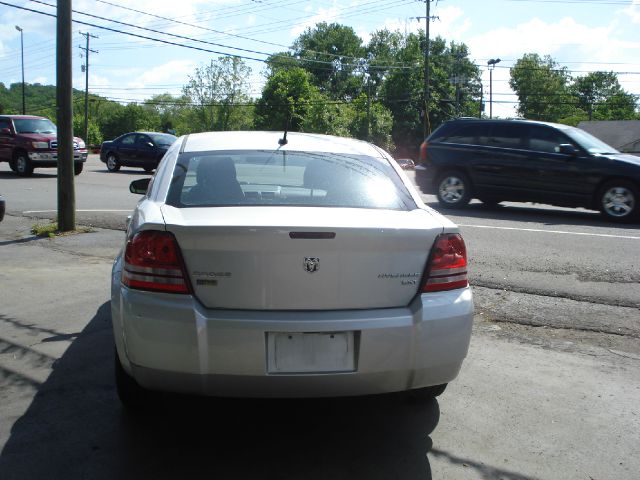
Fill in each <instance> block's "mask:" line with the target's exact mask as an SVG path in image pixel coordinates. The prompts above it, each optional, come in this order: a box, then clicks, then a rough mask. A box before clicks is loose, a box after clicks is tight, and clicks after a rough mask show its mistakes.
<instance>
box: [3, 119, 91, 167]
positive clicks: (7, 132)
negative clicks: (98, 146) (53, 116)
mask: <svg viewBox="0 0 640 480" xmlns="http://www.w3.org/2000/svg"><path fill="white" fill-rule="evenodd" d="M57 147H58V136H57V128H56V126H55V124H54V123H53V122H52V121H51V120H49V119H48V118H44V117H35V116H32V115H0V162H9V166H10V167H11V170H13V171H14V172H16V173H17V174H18V175H20V176H22V177H28V176H30V175H31V174H32V173H33V169H34V168H51V167H57V166H58V149H57ZM86 161H87V147H86V145H85V143H84V141H83V140H82V139H81V138H77V137H74V139H73V171H74V173H75V174H76V175H78V174H79V173H80V172H82V167H83V166H84V162H86Z"/></svg>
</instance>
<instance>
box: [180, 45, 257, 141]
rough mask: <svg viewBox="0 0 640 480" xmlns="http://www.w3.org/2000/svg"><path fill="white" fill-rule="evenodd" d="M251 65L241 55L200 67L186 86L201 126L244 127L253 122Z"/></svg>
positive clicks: (215, 128)
mask: <svg viewBox="0 0 640 480" xmlns="http://www.w3.org/2000/svg"><path fill="white" fill-rule="evenodd" d="M250 75H251V68H249V67H248V66H247V65H246V64H245V63H244V62H243V61H242V59H240V58H238V57H219V58H218V59H217V60H211V63H210V64H209V65H207V66H205V67H202V68H196V71H195V73H194V75H193V76H190V77H189V81H188V83H187V85H185V86H184V88H183V93H184V95H185V96H186V97H187V98H189V101H190V102H191V103H193V104H194V105H195V107H194V108H195V111H196V112H197V120H198V124H197V127H196V128H197V129H198V130H200V131H204V130H217V131H220V130H240V129H244V128H248V127H249V126H250V125H251V105H250V103H251V102H250V98H249V92H250V90H249V77H250Z"/></svg>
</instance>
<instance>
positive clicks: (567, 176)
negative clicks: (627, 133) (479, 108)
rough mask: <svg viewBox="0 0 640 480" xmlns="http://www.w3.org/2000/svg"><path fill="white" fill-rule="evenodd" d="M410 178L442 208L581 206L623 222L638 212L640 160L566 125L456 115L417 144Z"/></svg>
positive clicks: (635, 216) (632, 217)
mask: <svg viewBox="0 0 640 480" xmlns="http://www.w3.org/2000/svg"><path fill="white" fill-rule="evenodd" d="M416 181H417V183H418V185H419V186H420V188H421V189H422V191H423V192H424V193H433V194H436V195H437V197H438V201H439V202H440V205H441V206H442V207H445V208H453V207H462V206H464V205H466V204H467V203H469V200H471V199H472V198H478V199H480V200H481V201H482V202H484V203H487V204H497V203H499V202H501V201H504V200H511V201H523V202H538V203H548V204H553V205H561V206H568V207H585V208H589V209H594V210H600V211H601V212H602V214H603V215H604V216H605V217H606V218H608V219H610V220H616V221H630V220H632V219H634V218H637V217H638V202H639V201H640V194H639V192H640V157H636V156H633V155H627V154H623V153H620V152H618V151H616V150H615V149H614V148H613V147H610V146H609V145H607V144H606V143H603V142H602V141H600V140H598V139H597V138H595V137H593V136H592V135H590V134H588V133H587V132H585V131H584V130H580V129H579V128H575V127H569V126H567V125H559V124H554V123H545V122H535V121H527V120H480V119H458V120H451V121H448V122H445V123H443V124H442V125H441V126H440V127H439V128H438V129H436V130H435V131H434V132H433V133H432V134H431V135H430V136H429V137H428V138H427V139H426V140H425V142H424V143H423V144H422V146H421V148H420V165H419V166H417V167H416Z"/></svg>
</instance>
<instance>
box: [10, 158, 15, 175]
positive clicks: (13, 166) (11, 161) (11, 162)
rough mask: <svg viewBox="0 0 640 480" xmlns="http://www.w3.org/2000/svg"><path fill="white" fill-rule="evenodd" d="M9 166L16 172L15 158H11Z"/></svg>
mask: <svg viewBox="0 0 640 480" xmlns="http://www.w3.org/2000/svg"><path fill="white" fill-rule="evenodd" d="M9 168H10V169H11V170H13V171H14V172H15V171H16V162H15V161H14V160H9Z"/></svg>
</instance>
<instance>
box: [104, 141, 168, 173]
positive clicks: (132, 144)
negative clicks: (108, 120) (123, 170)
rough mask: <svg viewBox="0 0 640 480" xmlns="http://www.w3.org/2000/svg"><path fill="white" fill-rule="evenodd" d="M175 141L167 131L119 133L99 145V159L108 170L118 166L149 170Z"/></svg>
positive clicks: (111, 170)
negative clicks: (113, 138)
mask: <svg viewBox="0 0 640 480" xmlns="http://www.w3.org/2000/svg"><path fill="white" fill-rule="evenodd" d="M175 141H176V137H175V136H174V135H171V134H169V133H156V132H132V133H125V134H124V135H120V136H119V137H118V138H116V139H115V140H112V141H109V142H103V143H102V146H101V147H100V160H102V161H103V162H104V163H106V164H107V169H108V170H109V171H110V172H117V171H118V170H120V167H122V166H124V167H140V168H144V171H145V172H151V171H152V170H153V169H155V168H156V167H157V166H158V163H160V160H161V159H162V157H163V156H164V154H165V153H166V151H167V150H168V149H169V147H170V146H171V144H172V143H173V142H175Z"/></svg>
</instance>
